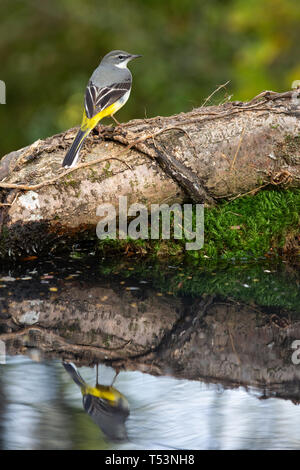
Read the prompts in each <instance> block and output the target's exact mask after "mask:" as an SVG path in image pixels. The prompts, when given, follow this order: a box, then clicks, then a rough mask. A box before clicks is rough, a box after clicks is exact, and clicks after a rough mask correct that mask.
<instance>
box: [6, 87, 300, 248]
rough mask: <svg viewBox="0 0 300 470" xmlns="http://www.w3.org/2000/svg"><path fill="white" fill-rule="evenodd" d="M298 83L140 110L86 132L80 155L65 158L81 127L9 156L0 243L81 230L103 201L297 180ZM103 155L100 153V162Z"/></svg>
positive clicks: (24, 244) (207, 194) (213, 194)
mask: <svg viewBox="0 0 300 470" xmlns="http://www.w3.org/2000/svg"><path fill="white" fill-rule="evenodd" d="M298 95H299V93H298V91H293V92H286V93H281V94H277V93H273V92H264V93H262V94H261V95H259V97H256V98H254V99H253V100H252V101H251V102H249V103H240V102H233V103H227V104H225V105H221V106H212V107H206V108H204V107H203V108H198V109H195V110H193V111H192V112H190V113H187V114H183V113H182V114H179V115H176V116H171V117H157V118H153V119H147V120H136V121H131V122H129V123H127V124H125V125H124V126H123V127H122V128H121V129H120V128H117V129H114V130H113V129H112V128H107V127H105V128H103V130H102V132H101V137H102V138H100V136H99V135H92V136H90V137H89V138H88V139H87V141H86V143H85V145H84V148H83V149H82V152H81V161H84V162H85V163H84V164H81V165H79V166H78V168H76V169H75V170H74V169H73V170H69V171H68V172H66V173H65V174H64V175H62V173H63V172H61V170H62V169H61V162H62V160H63V157H64V154H65V152H66V151H67V149H68V148H69V146H70V145H71V142H72V139H73V138H74V136H75V133H76V131H77V129H71V130H69V131H67V132H65V133H63V134H59V135H56V136H54V137H51V138H49V139H46V140H45V141H37V142H35V143H34V144H33V145H31V146H30V147H26V148H25V149H21V150H19V151H17V152H12V153H11V154H9V155H7V156H6V157H4V158H3V159H2V161H1V166H0V179H2V182H0V190H1V206H2V207H1V208H0V210H1V214H0V225H1V227H2V241H1V244H0V252H1V255H2V256H7V253H8V252H9V253H10V254H15V255H19V254H21V253H22V252H24V251H25V252H27V253H32V254H35V252H38V251H41V250H48V247H53V246H55V245H56V243H58V242H59V241H64V242H66V241H67V239H68V237H71V238H72V239H73V240H75V239H76V238H78V237H81V236H82V234H87V233H88V232H87V230H88V229H91V231H92V232H93V233H95V226H96V224H97V222H98V221H99V217H98V216H97V215H96V210H97V207H98V206H99V205H100V204H102V203H111V204H113V205H114V206H115V207H116V209H117V211H118V203H119V199H118V198H119V196H128V204H131V203H133V202H141V203H144V204H145V203H146V204H148V205H149V204H153V203H163V202H168V204H172V203H174V202H183V201H184V200H187V199H189V200H192V201H194V202H205V203H207V204H214V203H216V202H217V201H218V199H220V198H229V197H235V196H238V195H241V194H244V193H248V192H255V191H256V190H258V189H259V188H261V187H263V186H266V185H268V184H270V185H272V184H276V185H278V184H281V185H284V186H289V187H297V188H298V187H300V121H299V116H300V104H299V103H300V99H299V98H298ZM101 160H102V163H101Z"/></svg>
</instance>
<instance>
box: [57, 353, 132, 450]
mask: <svg viewBox="0 0 300 470" xmlns="http://www.w3.org/2000/svg"><path fill="white" fill-rule="evenodd" d="M62 364H63V366H64V368H65V370H66V371H67V372H68V374H69V375H70V376H71V377H72V379H73V381H74V382H75V383H76V385H78V386H79V387H80V389H81V393H82V402H83V407H84V410H85V411H86V413H87V414H88V415H89V416H90V417H91V418H92V420H93V421H94V423H95V424H97V426H99V428H100V429H101V431H102V432H103V433H104V435H105V436H106V437H107V438H108V439H109V440H110V441H113V442H121V441H126V440H128V436H127V431H126V428H125V421H126V419H127V418H128V416H129V414H130V409H129V403H128V400H127V398H126V397H125V396H124V395H123V394H122V393H120V392H119V391H118V390H117V389H116V388H114V387H113V384H114V381H115V379H116V377H117V374H116V376H115V378H114V380H113V382H112V384H111V385H101V384H99V383H98V364H97V372H96V373H97V380H96V385H95V386H94V387H93V386H90V385H88V384H87V383H86V382H85V381H84V379H83V378H82V377H81V375H80V373H79V372H78V370H77V368H76V366H75V365H74V364H73V363H72V362H65V361H63V362H62Z"/></svg>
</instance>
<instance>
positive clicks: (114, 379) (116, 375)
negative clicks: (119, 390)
mask: <svg viewBox="0 0 300 470" xmlns="http://www.w3.org/2000/svg"><path fill="white" fill-rule="evenodd" d="M119 372H120V369H119V368H118V367H116V374H115V376H114V378H113V381H112V383H111V387H112V386H113V384H114V383H115V381H116V378H117V377H118V375H119Z"/></svg>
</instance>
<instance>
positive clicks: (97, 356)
mask: <svg viewBox="0 0 300 470" xmlns="http://www.w3.org/2000/svg"><path fill="white" fill-rule="evenodd" d="M23 282H25V281H23ZM31 286H32V287H31V290H30V288H27V289H26V290H24V286H23V285H22V283H21V286H18V283H17V282H16V283H15V285H14V289H13V292H12V293H11V295H10V296H6V297H2V298H0V311H1V312H2V314H1V319H0V332H2V334H0V340H2V341H4V342H5V344H6V350H7V353H9V354H20V353H21V354H30V353H31V352H32V351H35V350H36V349H38V350H40V351H41V354H42V356H43V355H44V356H45V357H55V358H60V359H70V360H72V361H75V362H77V363H78V364H80V365H84V364H85V365H86V364H89V365H92V364H95V363H98V362H107V363H109V364H112V365H113V366H116V367H125V368H126V369H139V370H142V371H145V372H148V373H154V374H158V375H160V374H171V375H174V376H177V377H181V378H186V379H192V380H206V381H208V382H219V383H222V384H224V385H225V386H226V385H229V386H237V385H244V386H255V387H262V388H265V389H266V390H267V391H268V392H270V393H276V394H277V395H279V396H284V397H286V398H288V397H290V398H293V399H295V400H299V399H300V395H299V379H300V368H299V365H294V364H293V362H292V354H293V352H294V350H293V349H292V347H291V346H292V343H293V341H294V340H295V339H299V337H300V319H299V313H298V314H297V313H296V312H289V311H286V312H285V313H284V314H283V313H281V314H278V312H277V313H276V314H275V313H274V312H272V309H271V308H270V307H269V308H268V309H264V308H263V307H260V306H258V305H247V304H244V303H241V302H236V301H233V300H229V299H227V300H226V299H221V298H219V297H215V296H203V297H202V298H199V299H196V300H194V302H191V303H189V304H187V303H186V301H185V300H184V299H180V298H177V299H176V298H172V297H171V296H164V295H160V296H158V295H157V292H156V291H155V290H153V289H152V288H150V287H149V288H147V289H145V290H143V293H142V295H141V293H138V292H137V291H128V290H126V289H124V288H123V287H121V286H120V284H119V283H118V282H115V283H113V282H104V281H102V282H100V283H99V282H98V283H97V285H95V284H93V283H82V282H81V281H79V280H76V281H75V280H74V281H69V284H68V286H67V285H65V287H64V289H63V290H62V291H61V293H60V292H55V293H54V292H53V293H50V292H49V291H48V293H46V291H45V295H44V296H41V295H40V292H39V290H37V289H41V285H39V283H36V285H34V284H31Z"/></svg>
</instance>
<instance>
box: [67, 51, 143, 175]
mask: <svg viewBox="0 0 300 470" xmlns="http://www.w3.org/2000/svg"><path fill="white" fill-rule="evenodd" d="M138 57H141V55H139V54H129V53H128V52H125V51H121V50H116V51H111V52H109V53H108V54H106V55H105V56H104V57H103V59H102V60H101V62H100V64H99V66H98V67H97V68H96V69H95V70H94V72H93V74H92V75H91V78H90V80H89V82H88V84H87V87H86V90H85V98H84V111H83V118H82V122H81V126H80V129H79V131H78V133H77V135H76V137H75V139H74V141H73V143H72V145H71V147H70V149H69V150H68V152H67V154H66V156H65V158H64V160H63V163H62V166H63V167H64V168H72V167H74V166H75V165H76V163H77V160H78V157H79V152H80V149H81V147H82V144H83V142H84V140H85V138H86V137H87V136H88V134H89V133H90V132H91V130H92V129H94V127H95V126H97V124H98V123H99V121H100V120H101V119H103V118H104V117H107V116H110V117H112V119H114V121H115V122H116V124H118V125H120V124H119V122H118V121H117V120H116V119H115V117H114V114H115V113H116V112H117V111H119V109H120V108H122V106H124V104H125V103H126V102H127V100H128V98H129V96H130V92H131V85H132V75H131V72H130V70H129V69H128V68H127V64H128V62H130V61H131V60H133V59H136V58H138Z"/></svg>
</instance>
